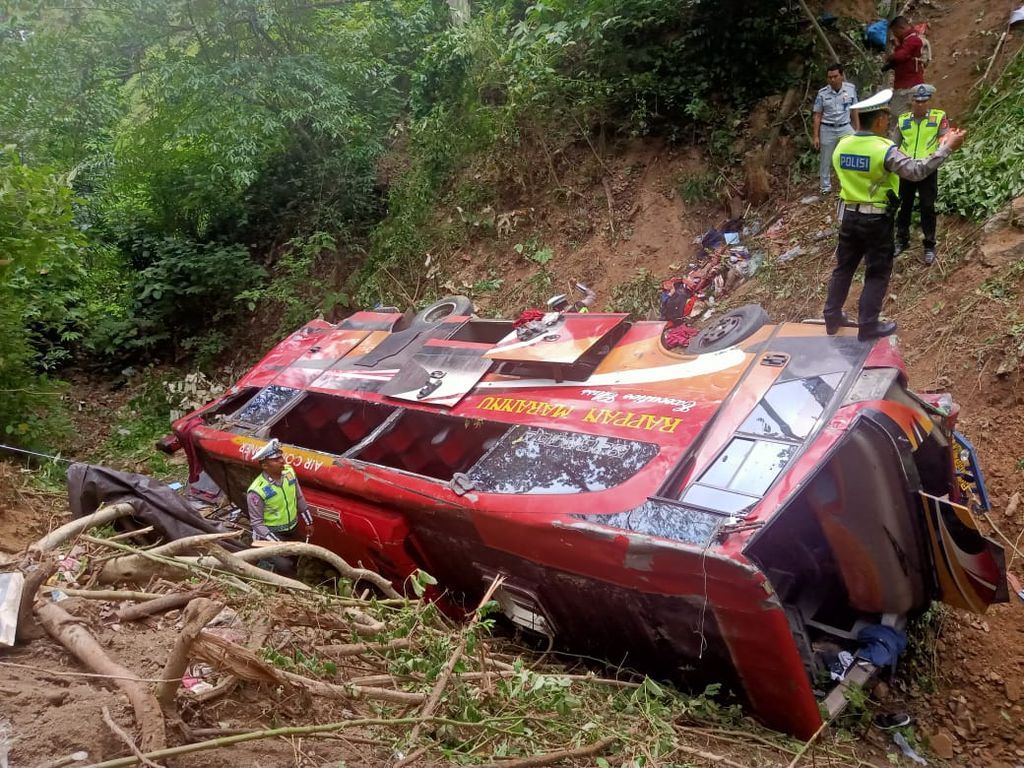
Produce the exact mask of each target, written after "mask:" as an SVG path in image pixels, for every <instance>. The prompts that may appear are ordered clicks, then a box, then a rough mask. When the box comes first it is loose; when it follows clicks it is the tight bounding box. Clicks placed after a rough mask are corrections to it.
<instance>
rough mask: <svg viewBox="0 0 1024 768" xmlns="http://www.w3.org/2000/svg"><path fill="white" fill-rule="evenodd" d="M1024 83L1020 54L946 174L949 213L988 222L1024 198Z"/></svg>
mask: <svg viewBox="0 0 1024 768" xmlns="http://www.w3.org/2000/svg"><path fill="white" fill-rule="evenodd" d="M1022 79H1024V54H1022V53H1018V54H1017V55H1016V57H1015V58H1014V59H1013V61H1012V62H1011V64H1010V66H1009V67H1007V69H1006V71H1005V73H1004V74H1003V76H1002V78H1001V79H1000V81H999V83H998V84H997V85H995V86H991V87H988V88H986V89H985V91H984V93H983V94H982V96H981V98H980V99H979V100H978V105H977V106H976V107H975V108H974V111H973V112H972V113H971V115H970V117H969V118H968V120H967V121H966V122H967V125H968V127H969V129H970V130H969V133H968V135H967V140H966V142H965V143H964V145H963V146H962V147H961V148H960V149H959V150H957V152H956V153H954V155H953V156H952V157H951V158H950V159H949V161H948V162H947V163H946V164H945V165H943V167H942V170H941V171H940V173H941V178H942V183H941V184H940V185H939V187H940V196H939V201H940V203H941V205H942V207H943V208H944V209H945V210H947V211H952V212H954V213H957V214H960V215H961V216H966V217H968V218H973V219H984V218H986V217H988V216H991V215H992V214H993V213H995V212H996V211H997V210H999V208H1001V207H1002V206H1003V205H1005V204H1006V203H1007V202H1008V201H1009V200H1012V199H1013V198H1015V197H1019V196H1020V195H1024V162H1022V161H1021V157H1024V91H1022V89H1021V87H1020V83H1021V80H1022Z"/></svg>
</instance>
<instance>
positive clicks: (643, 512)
mask: <svg viewBox="0 0 1024 768" xmlns="http://www.w3.org/2000/svg"><path fill="white" fill-rule="evenodd" d="M578 517H579V518H580V519H581V520H586V521H587V522H590V523H598V524H600V525H607V526H609V527H611V528H619V529H620V530H624V531H633V532H634V533H645V534H647V535H649V536H659V537H661V538H663V539H672V540H674V541H681V542H683V543H684V544H693V545H694V546H698V547H703V546H705V545H706V544H708V543H709V542H710V541H711V540H712V538H713V537H714V535H715V533H716V532H717V531H718V528H719V526H721V525H722V523H723V522H725V519H724V518H723V517H722V516H721V515H717V514H714V513H712V512H703V511H701V510H698V509H690V508H689V507H685V506H683V505H682V504H680V503H679V502H673V501H669V500H667V499H657V498H652V499H648V500H647V501H645V502H644V503H643V504H641V505H640V506H639V507H636V508H635V509H631V510H628V511H626V512H617V513H615V514H613V515H578Z"/></svg>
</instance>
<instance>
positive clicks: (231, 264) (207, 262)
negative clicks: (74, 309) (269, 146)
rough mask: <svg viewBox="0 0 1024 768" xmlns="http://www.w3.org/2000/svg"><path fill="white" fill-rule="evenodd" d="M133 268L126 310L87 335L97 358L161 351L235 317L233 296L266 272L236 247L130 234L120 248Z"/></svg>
mask: <svg viewBox="0 0 1024 768" xmlns="http://www.w3.org/2000/svg"><path fill="white" fill-rule="evenodd" d="M122 247H123V249H124V251H125V252H126V253H127V254H129V258H130V259H131V261H132V263H133V265H134V266H135V270H136V275H137V276H136V279H135V283H134V285H133V287H132V290H131V295H132V298H131V301H132V308H131V312H130V313H128V314H127V315H125V316H123V317H110V318H107V319H104V320H100V321H99V322H98V323H97V325H96V327H95V329H94V330H93V333H92V337H91V339H90V347H91V349H92V351H93V352H94V353H96V354H98V355H99V356H100V357H101V358H104V359H108V360H116V361H121V360H123V359H125V358H131V357H133V356H138V355H142V354H153V353H155V352H158V351H162V350H173V351H175V352H176V353H180V346H181V344H182V342H183V341H184V340H185V339H189V338H191V337H193V336H196V335H198V334H200V333H202V332H203V331H204V330H205V329H207V327H208V326H210V325H216V324H218V323H221V322H223V321H225V320H226V319H229V318H233V317H236V316H237V315H238V312H239V310H240V308H241V307H240V305H239V302H238V301H237V299H238V297H239V296H240V295H241V294H243V293H244V292H245V291H251V290H254V289H256V288H258V287H260V286H261V285H262V283H263V280H264V279H265V278H266V271H265V270H264V269H263V267H261V266H260V265H258V264H256V263H255V262H254V261H253V260H252V259H251V258H250V257H249V253H248V252H247V251H246V249H245V248H243V247H241V246H239V245H232V244H221V243H201V242H196V241H194V240H190V239H188V238H185V237H157V236H154V235H151V234H148V233H143V232H135V233H133V234H132V236H131V237H130V238H129V239H127V240H126V242H125V243H124V245H123V246H122Z"/></svg>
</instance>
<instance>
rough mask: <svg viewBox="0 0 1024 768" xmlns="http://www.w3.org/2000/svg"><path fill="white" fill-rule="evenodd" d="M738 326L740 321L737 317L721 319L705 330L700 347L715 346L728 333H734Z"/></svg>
mask: <svg viewBox="0 0 1024 768" xmlns="http://www.w3.org/2000/svg"><path fill="white" fill-rule="evenodd" d="M739 325H740V319H739V318H738V317H728V316H727V317H723V318H721V319H719V321H718V322H717V323H715V324H714V325H713V326H711V327H710V328H708V329H707V331H705V333H704V335H703V336H702V337H701V340H700V346H702V347H708V346H711V345H712V344H717V343H718V342H720V341H721V340H722V339H724V338H725V337H726V336H728V335H729V334H730V333H732V332H733V331H735V330H736V329H737V328H738V327H739Z"/></svg>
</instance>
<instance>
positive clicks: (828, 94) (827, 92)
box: [814, 64, 859, 194]
mask: <svg viewBox="0 0 1024 768" xmlns="http://www.w3.org/2000/svg"><path fill="white" fill-rule="evenodd" d="M827 75H828V85H826V86H825V87H824V88H822V89H821V90H820V91H818V95H817V96H816V97H815V99H814V148H815V149H820V150H821V192H822V194H827V193H829V192H831V191H832V153H833V151H834V150H835V148H836V144H837V143H838V142H839V140H840V139H841V138H843V137H844V136H849V135H850V134H851V133H853V132H854V131H855V130H858V129H859V123H858V122H857V113H856V112H854V111H853V110H852V109H851V108H852V106H853V104H855V103H856V101H857V88H856V86H854V84H853V83H849V82H847V81H846V80H845V79H844V76H843V65H842V64H832V65H831V66H830V67H829V68H828V72H827Z"/></svg>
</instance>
